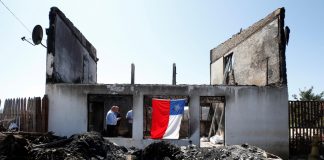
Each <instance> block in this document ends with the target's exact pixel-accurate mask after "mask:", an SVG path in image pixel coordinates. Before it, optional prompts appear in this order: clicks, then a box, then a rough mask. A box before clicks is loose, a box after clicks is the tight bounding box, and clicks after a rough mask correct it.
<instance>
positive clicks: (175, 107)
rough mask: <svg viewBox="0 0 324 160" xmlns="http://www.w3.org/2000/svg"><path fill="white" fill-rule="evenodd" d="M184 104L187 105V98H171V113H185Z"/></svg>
mask: <svg viewBox="0 0 324 160" xmlns="http://www.w3.org/2000/svg"><path fill="white" fill-rule="evenodd" d="M184 105H185V100H184V99H177V100H171V102H170V115H179V114H183V111H184Z"/></svg>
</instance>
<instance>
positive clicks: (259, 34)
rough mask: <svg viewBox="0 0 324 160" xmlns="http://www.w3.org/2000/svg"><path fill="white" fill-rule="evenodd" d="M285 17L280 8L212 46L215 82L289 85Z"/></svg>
mask: <svg viewBox="0 0 324 160" xmlns="http://www.w3.org/2000/svg"><path fill="white" fill-rule="evenodd" d="M284 17H285V10H284V8H279V9H277V10H276V11H274V12H272V13H271V14H269V15H268V16H267V17H265V18H264V19H262V20H260V21H259V22H257V23H255V24H253V25H252V26H250V27H249V28H247V29H245V30H242V31H240V32H239V33H237V34H236V35H234V36H233V37H232V38H231V39H229V40H227V41H225V42H224V43H222V44H220V45H219V46H217V47H216V48H214V49H212V50H211V55H210V57H211V65H210V69H211V77H210V81H211V84H230V85H233V84H236V85H237V84H238V85H257V86H266V85H276V86H281V85H286V84H287V78H286V77H287V76H286V64H285V47H286V43H285V36H284ZM229 59H230V60H229ZM229 63H230V64H229Z"/></svg>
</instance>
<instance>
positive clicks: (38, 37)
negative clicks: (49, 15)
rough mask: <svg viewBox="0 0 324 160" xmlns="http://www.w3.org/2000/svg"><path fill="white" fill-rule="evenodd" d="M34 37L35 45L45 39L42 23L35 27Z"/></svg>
mask: <svg viewBox="0 0 324 160" xmlns="http://www.w3.org/2000/svg"><path fill="white" fill-rule="evenodd" d="M32 39H33V42H34V44H35V45H38V44H41V43H42V39H43V28H42V26H40V25H36V26H35V27H34V29H33V33H32Z"/></svg>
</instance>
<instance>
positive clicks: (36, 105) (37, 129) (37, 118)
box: [35, 97, 42, 132]
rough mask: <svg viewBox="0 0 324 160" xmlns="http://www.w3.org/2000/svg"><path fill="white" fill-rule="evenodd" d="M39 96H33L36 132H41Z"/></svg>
mask: <svg viewBox="0 0 324 160" xmlns="http://www.w3.org/2000/svg"><path fill="white" fill-rule="evenodd" d="M41 103H42V101H41V98H40V97H35V112H36V114H35V118H36V132H41V129H42V128H41V127H42V110H41V107H42V106H41Z"/></svg>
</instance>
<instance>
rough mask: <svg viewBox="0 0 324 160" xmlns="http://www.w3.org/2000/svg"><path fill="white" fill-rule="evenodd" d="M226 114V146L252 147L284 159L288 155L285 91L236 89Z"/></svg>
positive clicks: (274, 89) (286, 100)
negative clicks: (241, 145)
mask: <svg viewBox="0 0 324 160" xmlns="http://www.w3.org/2000/svg"><path fill="white" fill-rule="evenodd" d="M225 110H226V114H225V116H226V117H225V142H226V144H229V145H232V144H243V143H249V144H251V145H255V146H258V147H260V148H262V149H264V150H266V151H271V152H272V153H276V154H278V155H281V156H283V155H286V154H287V153H288V152H289V150H288V149H289V141H288V134H289V133H288V93H287V89H286V87H284V88H273V87H262V88H261V87H260V88H258V87H251V88H244V89H242V88H238V89H235V94H234V95H233V96H230V97H228V98H227V99H226V107H225Z"/></svg>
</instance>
